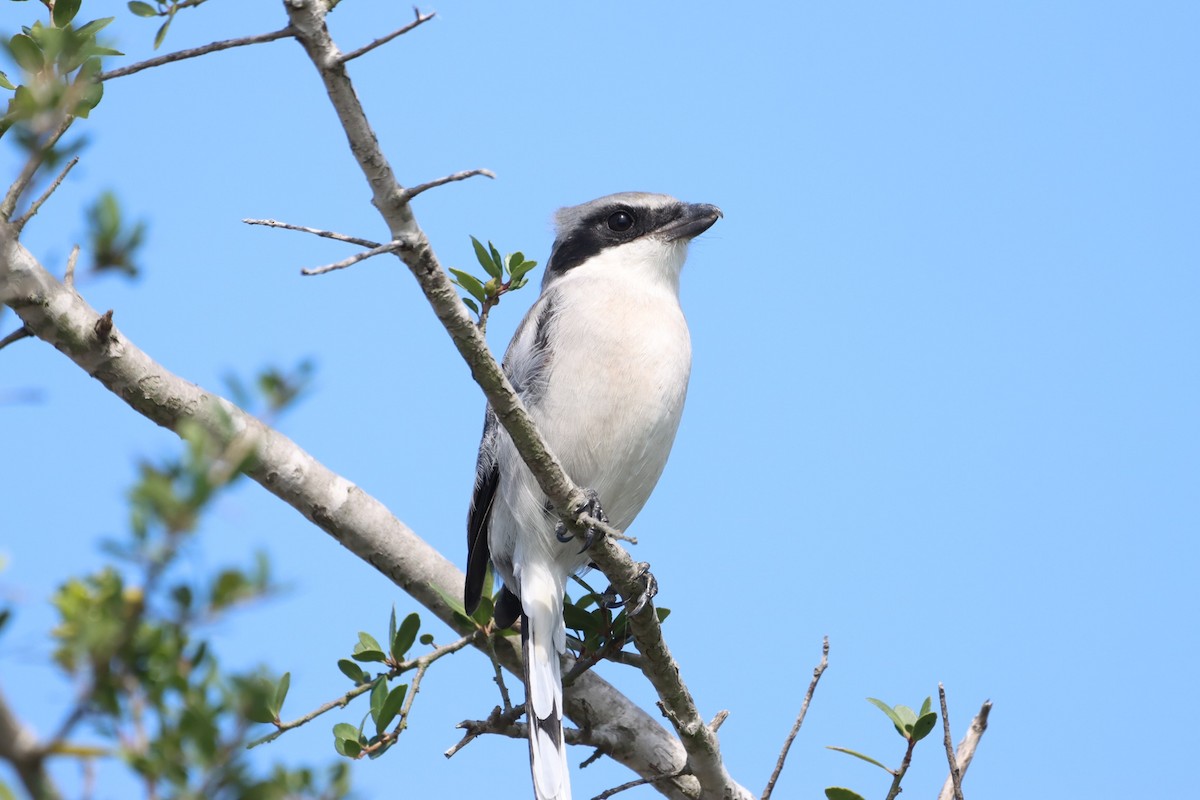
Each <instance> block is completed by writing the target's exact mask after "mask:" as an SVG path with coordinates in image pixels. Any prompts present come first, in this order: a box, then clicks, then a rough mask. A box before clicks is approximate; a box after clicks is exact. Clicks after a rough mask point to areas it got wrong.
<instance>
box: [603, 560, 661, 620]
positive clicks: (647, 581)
mask: <svg viewBox="0 0 1200 800" xmlns="http://www.w3.org/2000/svg"><path fill="white" fill-rule="evenodd" d="M637 579H638V580H639V581H641V582H642V584H643V589H642V591H641V592H639V593H638V596H637V599H636V600H635V601H634V604H633V607H632V608H630V609H629V611H628V613H629V616H631V617H632V616H636V615H638V614H640V613H642V609H644V608H645V607H646V603H648V602H650V600H652V599H653V598H654V596H655V595H656V594H658V579H657V578H655V577H654V574H653V573H651V572H650V565H649V564H648V563H647V562H645V561H639V562H638V574H637ZM629 600H630V598H625V599H624V600H617V590H616V589H614V588H613V587H612V586H609V587H608V588H607V589H605V590H604V592H603V593H602V594H601V595H600V604H601V605H603V606H604V607H605V608H608V609H613V608H623V607H625V606H626V605H628V603H629Z"/></svg>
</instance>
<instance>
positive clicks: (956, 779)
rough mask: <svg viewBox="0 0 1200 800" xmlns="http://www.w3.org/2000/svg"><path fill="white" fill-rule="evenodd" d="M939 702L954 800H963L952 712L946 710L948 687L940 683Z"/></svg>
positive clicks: (943, 740)
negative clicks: (952, 736)
mask: <svg viewBox="0 0 1200 800" xmlns="http://www.w3.org/2000/svg"><path fill="white" fill-rule="evenodd" d="M938 700H939V701H940V702H941V705H942V742H943V743H944V744H945V745H946V761H947V762H949V764H950V782H951V783H952V784H953V785H954V800H963V794H962V773H961V772H959V769H958V759H957V758H955V757H954V744H953V742H952V741H951V740H950V712H949V711H947V710H946V687H945V686H943V685H942V682H941V681H938Z"/></svg>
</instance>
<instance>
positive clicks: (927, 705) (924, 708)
mask: <svg viewBox="0 0 1200 800" xmlns="http://www.w3.org/2000/svg"><path fill="white" fill-rule="evenodd" d="M931 708H933V698H932V697H926V698H925V702H924V703H921V710H920V711H918V712H917V716H918V717H923V716H925V715H926V714H928V713H929V710H930V709H931Z"/></svg>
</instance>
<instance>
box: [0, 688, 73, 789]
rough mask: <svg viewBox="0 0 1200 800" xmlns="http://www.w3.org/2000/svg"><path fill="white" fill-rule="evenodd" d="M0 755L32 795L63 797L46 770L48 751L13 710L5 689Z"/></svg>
mask: <svg viewBox="0 0 1200 800" xmlns="http://www.w3.org/2000/svg"><path fill="white" fill-rule="evenodd" d="M0 758H2V759H4V760H5V761H7V762H8V763H10V764H12V766H13V769H14V770H15V771H16V773H17V777H18V778H20V780H21V785H22V786H24V787H25V791H26V792H28V793H29V796H30V797H34V798H37V799H38V800H57V798H59V797H61V795H60V794H59V792H58V788H57V787H56V786H55V785H54V783H53V782H52V781H51V780H50V775H49V774H48V773H47V772H46V769H45V758H46V754H45V752H44V751H43V749H42V747H41V745H40V744H39V743H38V740H37V737H36V736H35V735H34V733H33V731H31V730H29V729H28V728H26V727H25V726H24V725H23V724H22V723H21V721H20V720H19V719H17V717H16V715H15V714H13V712H12V709H11V708H9V705H8V702H7V701H6V700H5V699H4V695H3V693H0Z"/></svg>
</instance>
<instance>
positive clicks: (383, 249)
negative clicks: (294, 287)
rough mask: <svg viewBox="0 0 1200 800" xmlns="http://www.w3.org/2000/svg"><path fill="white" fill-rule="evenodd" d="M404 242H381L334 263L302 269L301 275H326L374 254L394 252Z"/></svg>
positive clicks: (403, 245)
mask: <svg viewBox="0 0 1200 800" xmlns="http://www.w3.org/2000/svg"><path fill="white" fill-rule="evenodd" d="M405 246H406V245H405V244H404V242H388V243H387V244H381V245H379V246H378V247H372V248H371V249H370V250H364V251H363V252H361V253H355V254H354V255H352V256H350V257H349V258H343V259H342V260H341V261H336V262H334V263H332V264H326V265H325V266H323V267H312V268H310V269H302V270H300V274H301V275H324V274H325V273H326V272H333V271H334V270H336V269H345V268H346V267H351V266H354V265H355V264H357V263H358V262H360V261H365V260H366V259H368V258H371V257H372V256H378V255H383V254H384V253H393V252H395V251H396V250H399V249H400V248H401V247H405Z"/></svg>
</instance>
